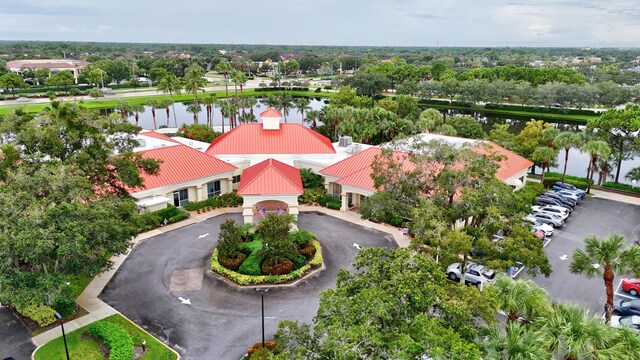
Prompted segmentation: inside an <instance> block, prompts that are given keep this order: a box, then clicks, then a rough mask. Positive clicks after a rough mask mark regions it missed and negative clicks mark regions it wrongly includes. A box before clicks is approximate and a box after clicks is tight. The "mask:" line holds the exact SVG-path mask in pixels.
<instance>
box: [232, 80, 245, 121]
mask: <svg viewBox="0 0 640 360" xmlns="http://www.w3.org/2000/svg"><path fill="white" fill-rule="evenodd" d="M246 82H247V75H245V74H244V73H243V72H242V71H235V72H234V74H233V83H234V85H235V84H237V85H238V86H239V87H240V97H241V98H242V101H241V102H238V103H239V104H241V105H242V106H241V108H242V121H244V118H245V112H244V109H245V105H244V84H245V83H246ZM237 98H238V95H237V91H236V99H237Z"/></svg>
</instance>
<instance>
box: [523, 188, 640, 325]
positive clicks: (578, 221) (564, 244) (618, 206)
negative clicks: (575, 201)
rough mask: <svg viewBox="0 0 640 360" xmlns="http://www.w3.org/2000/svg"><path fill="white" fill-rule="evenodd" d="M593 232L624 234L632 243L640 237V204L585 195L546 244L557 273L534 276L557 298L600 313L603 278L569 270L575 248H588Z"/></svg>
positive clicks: (597, 233) (602, 301)
mask: <svg viewBox="0 0 640 360" xmlns="http://www.w3.org/2000/svg"><path fill="white" fill-rule="evenodd" d="M589 234H595V235H597V236H606V235H610V234H623V235H624V236H625V237H626V239H627V243H628V244H631V243H633V242H634V241H637V240H640V206H638V205H633V204H626V203H621V202H617V201H612V200H605V199H598V198H585V199H584V200H583V201H582V202H581V204H580V205H578V206H576V208H575V210H574V212H573V214H572V215H571V216H570V217H569V220H568V221H567V223H566V224H565V225H564V226H563V227H562V228H560V229H556V231H555V234H554V236H553V241H551V243H550V244H549V245H547V247H546V248H545V251H546V252H547V255H548V256H549V261H550V262H551V266H552V268H553V273H552V274H551V276H550V277H549V278H545V277H544V276H536V277H535V278H534V280H535V281H536V282H537V283H539V284H540V285H542V286H543V287H544V288H546V289H547V290H548V291H549V294H550V295H551V297H552V298H553V299H555V300H558V301H567V302H573V303H576V304H579V305H582V306H585V307H586V308H588V309H590V310H591V311H592V312H593V313H594V314H600V313H601V312H602V308H603V306H604V303H605V301H606V295H605V290H604V283H603V281H602V278H595V279H587V278H586V277H584V276H583V275H576V274H572V273H571V272H570V271H569V264H570V263H571V254H572V253H573V250H574V249H576V248H584V243H583V239H584V238H585V237H586V236H587V235H589ZM563 255H567V259H566V260H561V259H560V257H561V256H563ZM619 278H620V276H618V278H616V285H617V282H618V280H619Z"/></svg>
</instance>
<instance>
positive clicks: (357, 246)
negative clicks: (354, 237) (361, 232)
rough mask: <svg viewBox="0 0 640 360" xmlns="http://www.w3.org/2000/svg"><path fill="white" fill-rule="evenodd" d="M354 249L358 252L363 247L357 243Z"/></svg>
mask: <svg viewBox="0 0 640 360" xmlns="http://www.w3.org/2000/svg"><path fill="white" fill-rule="evenodd" d="M353 247H355V248H356V249H358V250H360V249H362V246H360V245H359V244H356V243H353Z"/></svg>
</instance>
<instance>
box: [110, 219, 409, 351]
mask: <svg viewBox="0 0 640 360" xmlns="http://www.w3.org/2000/svg"><path fill="white" fill-rule="evenodd" d="M227 218H232V219H234V220H236V221H237V222H238V223H241V222H242V217H241V215H239V214H228V215H223V216H218V217H215V218H211V219H208V220H205V221H202V222H200V223H197V224H193V225H189V226H186V227H184V228H182V229H178V230H174V231H171V232H168V233H165V234H162V235H158V236H156V237H153V238H151V239H149V240H146V241H144V242H142V243H140V244H138V245H137V246H136V247H135V248H134V249H133V251H132V252H131V254H129V256H128V258H127V260H126V261H125V262H124V264H122V266H121V267H120V269H119V270H118V272H117V273H116V275H115V276H114V277H113V278H112V279H111V281H110V283H109V284H108V285H107V287H106V288H105V290H104V292H103V293H102V294H101V296H100V298H102V299H103V300H104V301H105V302H106V303H108V304H109V305H111V306H112V307H113V308H115V309H116V310H118V311H120V312H121V313H123V314H124V315H125V316H127V317H128V318H129V319H131V320H132V321H134V322H136V323H137V324H138V325H140V326H142V327H143V328H145V329H146V330H147V331H149V332H151V333H152V334H154V335H155V336H156V337H158V338H159V339H161V340H164V341H166V342H168V343H169V345H170V346H171V347H172V348H174V349H175V350H176V351H178V352H179V353H180V354H181V355H182V356H183V358H184V359H190V360H191V359H193V360H195V359H239V358H240V357H241V356H242V355H243V354H244V353H245V351H246V349H247V348H248V347H249V346H250V345H251V344H253V343H254V342H258V341H260V340H261V309H260V294H258V293H257V292H256V291H254V290H251V289H238V288H235V287H232V286H230V285H228V284H226V283H224V282H223V281H222V280H220V279H218V278H216V277H215V276H212V275H210V274H208V273H207V269H208V264H209V258H210V255H211V253H212V252H213V249H214V247H215V245H216V243H217V234H218V230H219V226H220V224H221V223H222V222H223V221H224V220H225V219H227ZM299 226H300V228H303V229H307V230H310V231H312V232H314V233H315V234H316V236H317V237H318V239H319V240H320V242H321V244H322V251H323V252H322V253H323V258H324V264H325V267H326V269H325V270H324V271H322V272H320V273H318V274H316V275H315V276H313V277H311V278H309V279H306V280H304V281H302V282H301V283H300V284H298V285H297V286H295V287H291V288H273V289H271V291H270V292H269V293H267V294H266V295H265V332H266V338H267V339H271V338H272V337H273V334H274V333H275V331H276V330H277V327H278V323H279V322H280V321H281V320H285V319H288V320H297V321H300V322H311V320H312V319H313V317H314V316H315V314H316V311H317V310H318V305H319V296H318V295H319V293H320V292H321V291H323V290H325V289H327V288H330V287H334V286H335V281H336V277H337V273H338V270H340V269H342V268H344V269H352V266H351V264H352V262H353V260H354V258H355V255H356V254H357V251H358V250H357V249H356V247H355V246H354V243H357V244H358V245H361V246H363V247H386V248H395V247H397V245H396V244H395V242H394V241H393V240H392V238H391V237H390V236H387V235H386V234H382V233H380V232H378V231H375V230H371V229H365V228H363V227H361V226H358V225H354V224H351V223H348V222H345V221H342V220H339V219H336V218H333V217H331V216H328V215H324V214H319V213H303V214H300V216H299ZM181 298H182V299H181ZM187 300H188V301H187ZM183 302H185V303H183ZM186 302H190V304H187V303H186Z"/></svg>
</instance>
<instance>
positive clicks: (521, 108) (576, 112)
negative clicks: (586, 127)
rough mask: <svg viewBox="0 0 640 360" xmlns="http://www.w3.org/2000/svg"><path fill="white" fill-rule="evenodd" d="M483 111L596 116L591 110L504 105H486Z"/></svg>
mask: <svg viewBox="0 0 640 360" xmlns="http://www.w3.org/2000/svg"><path fill="white" fill-rule="evenodd" d="M484 107H485V109H495V110H507V111H528V112H537V113H546V114H567V115H589V116H597V115H599V114H598V113H596V112H594V111H592V110H580V109H568V108H552V107H539V106H519V105H506V104H486V105H485V106H484Z"/></svg>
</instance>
